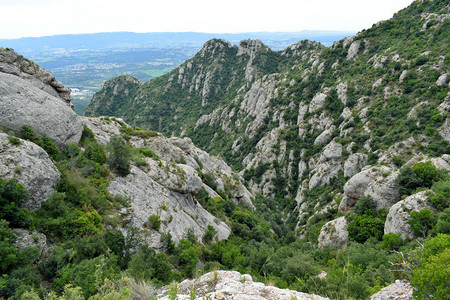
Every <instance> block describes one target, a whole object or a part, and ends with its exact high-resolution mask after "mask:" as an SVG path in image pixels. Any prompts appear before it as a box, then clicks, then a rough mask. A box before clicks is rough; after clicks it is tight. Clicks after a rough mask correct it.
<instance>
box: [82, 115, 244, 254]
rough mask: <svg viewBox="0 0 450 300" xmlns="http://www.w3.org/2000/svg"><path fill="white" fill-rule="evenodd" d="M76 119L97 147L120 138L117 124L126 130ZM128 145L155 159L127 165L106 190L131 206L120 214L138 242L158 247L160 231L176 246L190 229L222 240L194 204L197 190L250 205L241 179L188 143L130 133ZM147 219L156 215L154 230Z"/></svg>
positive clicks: (222, 228)
mask: <svg viewBox="0 0 450 300" xmlns="http://www.w3.org/2000/svg"><path fill="white" fill-rule="evenodd" d="M82 121H83V123H84V124H86V125H87V126H88V127H89V128H90V129H91V130H92V131H93V133H94V135H95V138H96V139H97V141H98V142H99V143H101V144H106V143H107V142H108V141H109V138H110V137H111V136H112V135H120V134H121V132H120V129H119V128H120V127H121V126H128V125H126V124H125V123H123V122H122V121H121V120H120V119H115V118H111V119H109V118H108V119H107V118H82ZM129 144H130V145H131V146H132V147H133V148H148V149H151V150H152V151H153V152H154V153H155V155H156V156H157V158H155V157H152V158H151V157H146V158H145V166H140V167H136V166H133V167H132V169H131V173H130V174H129V175H128V176H126V177H114V178H113V179H112V180H111V181H110V185H109V190H110V192H111V193H113V194H121V195H123V196H125V197H127V198H129V199H130V204H131V208H130V209H127V210H123V212H122V214H123V216H124V217H125V219H127V220H128V221H129V225H132V226H135V227H137V228H143V230H142V233H143V235H142V236H143V239H144V240H145V241H146V242H147V243H148V244H149V245H150V246H151V247H153V248H161V247H162V244H161V242H160V236H161V233H163V232H166V233H167V232H170V233H171V235H172V239H173V241H174V242H175V243H177V242H178V241H179V240H180V239H182V238H183V237H184V236H185V234H186V233H187V230H188V229H192V230H193V232H194V234H195V235H196V236H197V238H198V239H199V240H201V239H202V237H203V235H204V233H205V231H206V230H207V229H208V225H210V226H213V227H214V228H215V229H216V231H217V236H216V237H217V239H219V240H221V239H224V238H227V237H228V235H229V234H230V228H229V227H228V226H227V225H226V224H225V223H224V222H222V221H220V220H219V219H217V218H216V217H214V216H213V215H212V214H211V213H209V212H208V211H206V210H205V209H204V208H203V207H202V206H201V205H200V203H198V201H197V199H196V195H197V193H199V191H200V190H201V189H202V188H204V189H205V190H206V191H207V193H208V194H209V196H210V197H212V198H215V197H220V196H219V194H218V192H225V191H227V192H228V193H230V194H231V195H233V196H234V200H235V201H236V203H242V204H244V205H247V206H249V207H252V206H253V205H252V202H251V197H252V194H251V193H250V192H249V191H248V190H247V188H245V186H244V185H243V184H242V178H240V176H239V175H238V174H235V173H233V172H232V170H231V168H230V167H229V166H228V165H227V164H226V163H225V162H224V161H223V160H221V159H219V158H216V157H213V156H210V155H209V154H208V153H206V152H205V151H202V150H200V149H198V148H197V147H195V146H194V144H193V143H192V141H191V140H190V139H188V138H184V139H183V138H176V137H172V138H166V137H164V136H162V135H161V134H158V133H156V132H155V133H154V134H152V136H151V137H139V136H135V135H132V136H130V138H129ZM197 170H199V171H200V172H201V173H202V174H207V175H206V176H209V178H210V179H209V180H210V181H209V182H208V184H210V185H213V186H214V189H213V188H211V187H210V186H208V185H206V184H205V183H204V182H203V181H202V179H201V178H200V174H199V171H197ZM203 176H205V175H203ZM211 181H214V182H211ZM152 215H157V216H159V218H160V220H161V226H160V228H150V226H149V217H150V216H152Z"/></svg>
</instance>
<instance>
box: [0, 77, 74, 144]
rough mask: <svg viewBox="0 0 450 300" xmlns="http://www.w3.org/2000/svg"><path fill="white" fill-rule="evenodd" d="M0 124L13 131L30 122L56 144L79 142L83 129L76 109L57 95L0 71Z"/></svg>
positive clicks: (29, 124) (38, 131)
mask: <svg viewBox="0 0 450 300" xmlns="http://www.w3.org/2000/svg"><path fill="white" fill-rule="evenodd" d="M0 124H2V125H4V126H8V127H10V128H12V129H14V130H16V131H20V129H21V128H22V126H23V125H28V126H31V127H32V128H33V129H34V130H35V131H36V132H37V133H39V134H40V135H46V136H48V137H50V138H52V139H53V140H54V141H55V142H56V143H57V144H59V145H63V144H67V143H69V142H75V143H76V142H78V141H79V139H80V137H81V130H82V126H81V123H80V122H79V121H78V119H77V115H76V114H75V112H74V111H73V110H72V109H71V108H70V107H69V106H67V104H66V103H64V101H62V100H61V99H60V98H59V97H56V96H54V95H51V94H49V93H48V92H46V91H45V90H41V89H39V88H37V87H36V86H34V85H33V84H31V83H30V82H29V81H27V80H25V79H22V78H20V77H18V76H15V75H11V74H6V73H0Z"/></svg>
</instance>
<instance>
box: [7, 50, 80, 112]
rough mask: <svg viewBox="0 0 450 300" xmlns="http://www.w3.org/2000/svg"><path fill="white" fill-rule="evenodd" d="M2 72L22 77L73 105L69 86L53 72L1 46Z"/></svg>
mask: <svg viewBox="0 0 450 300" xmlns="http://www.w3.org/2000/svg"><path fill="white" fill-rule="evenodd" d="M0 73H6V74H11V75H14V76H17V77H20V78H22V79H24V80H25V81H27V82H28V83H30V84H31V85H33V86H35V87H37V88H38V89H40V90H43V91H45V92H47V93H48V94H50V95H52V96H54V97H58V98H61V99H62V100H63V101H64V102H65V103H66V104H67V105H68V106H70V107H72V103H71V101H72V96H71V95H70V89H69V88H66V87H65V86H64V85H63V84H62V83H61V82H59V81H58V80H56V78H55V76H53V74H52V73H50V72H49V71H47V70H45V69H44V68H42V67H40V66H39V65H37V64H36V63H34V62H33V61H31V60H28V59H26V58H25V57H23V56H22V55H19V54H18V53H16V52H15V51H13V50H11V49H4V48H0Z"/></svg>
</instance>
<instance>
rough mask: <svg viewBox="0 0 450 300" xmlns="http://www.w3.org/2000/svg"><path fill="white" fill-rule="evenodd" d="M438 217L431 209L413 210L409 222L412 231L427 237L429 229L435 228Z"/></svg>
mask: <svg viewBox="0 0 450 300" xmlns="http://www.w3.org/2000/svg"><path fill="white" fill-rule="evenodd" d="M435 222H436V218H435V216H434V214H433V212H432V211H431V210H429V209H422V210H421V211H412V212H411V214H410V219H409V220H408V224H409V226H410V227H411V230H412V232H413V233H414V234H415V235H416V236H423V237H426V236H427V234H428V231H429V230H430V229H431V228H433V226H434V224H435Z"/></svg>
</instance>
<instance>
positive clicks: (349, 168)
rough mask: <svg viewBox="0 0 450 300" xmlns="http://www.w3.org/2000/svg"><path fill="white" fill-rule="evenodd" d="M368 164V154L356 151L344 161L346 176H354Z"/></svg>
mask: <svg viewBox="0 0 450 300" xmlns="http://www.w3.org/2000/svg"><path fill="white" fill-rule="evenodd" d="M366 164H367V154H362V153H354V154H352V155H350V156H349V157H348V158H347V160H346V161H345V163H344V176H345V177H352V176H353V175H355V174H357V173H358V172H359V171H360V170H361V169H362V168H363V167H364V166H365V165H366Z"/></svg>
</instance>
